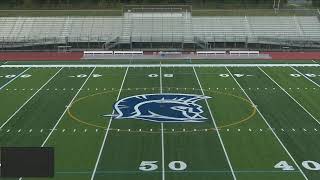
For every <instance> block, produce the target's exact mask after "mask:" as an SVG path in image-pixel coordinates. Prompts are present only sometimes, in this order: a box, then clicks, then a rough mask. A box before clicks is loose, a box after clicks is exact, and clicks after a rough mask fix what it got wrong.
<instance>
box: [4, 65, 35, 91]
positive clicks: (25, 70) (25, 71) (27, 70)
mask: <svg viewBox="0 0 320 180" xmlns="http://www.w3.org/2000/svg"><path fill="white" fill-rule="evenodd" d="M30 68H31V67H28V69H26V70H24V71H22V72H21V73H20V74H19V75H17V76H16V77H14V78H13V79H11V80H10V81H9V82H7V83H6V84H4V85H3V86H1V87H0V90H2V89H3V88H4V87H6V86H7V85H8V84H10V83H11V82H12V81H14V80H16V79H17V78H18V77H20V76H21V75H22V74H24V73H25V72H26V71H28V70H29V69H30Z"/></svg>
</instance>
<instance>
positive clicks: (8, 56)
mask: <svg viewBox="0 0 320 180" xmlns="http://www.w3.org/2000/svg"><path fill="white" fill-rule="evenodd" d="M82 57H83V52H67V53H65V52H0V61H29V60H30V61H41V60H42V61H63V60H70V61H71V60H72V61H75V60H81V58H82Z"/></svg>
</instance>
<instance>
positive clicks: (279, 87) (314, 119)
mask: <svg viewBox="0 0 320 180" xmlns="http://www.w3.org/2000/svg"><path fill="white" fill-rule="evenodd" d="M258 68H259V69H260V71H262V72H263V73H264V74H265V75H266V76H267V77H268V78H269V79H270V80H271V81H272V82H274V83H275V84H276V85H277V86H278V87H279V88H280V89H281V90H282V91H283V92H284V93H286V94H287V95H288V96H289V97H290V98H291V99H292V100H293V101H294V102H295V103H297V104H298V105H299V106H300V107H301V108H302V109H303V110H304V111H305V112H306V113H307V114H309V116H311V117H312V118H313V119H314V120H315V121H316V122H317V123H318V124H319V125H320V122H319V121H318V120H317V119H316V118H315V117H314V116H313V115H312V114H311V113H310V112H309V111H308V110H307V109H306V108H305V107H303V106H302V105H301V104H300V103H299V102H298V101H297V100H296V99H295V98H294V97H292V96H291V95H290V94H289V93H288V92H287V91H286V90H285V89H284V88H283V87H281V86H280V85H279V84H278V83H277V82H276V81H275V80H274V79H272V78H271V77H270V76H269V75H268V74H267V73H266V72H265V71H264V70H263V69H261V68H260V67H258Z"/></svg>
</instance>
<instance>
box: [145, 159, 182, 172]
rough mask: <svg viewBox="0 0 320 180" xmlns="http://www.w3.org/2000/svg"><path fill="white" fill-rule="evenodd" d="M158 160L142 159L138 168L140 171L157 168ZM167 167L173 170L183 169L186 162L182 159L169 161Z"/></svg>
mask: <svg viewBox="0 0 320 180" xmlns="http://www.w3.org/2000/svg"><path fill="white" fill-rule="evenodd" d="M157 163H158V161H142V162H141V164H140V166H139V170H141V171H154V170H156V169H158V165H157ZM168 167H169V168H170V169H171V170H173V171H183V170H185V169H186V168H187V164H186V163H185V162H183V161H171V162H170V163H169V164H168Z"/></svg>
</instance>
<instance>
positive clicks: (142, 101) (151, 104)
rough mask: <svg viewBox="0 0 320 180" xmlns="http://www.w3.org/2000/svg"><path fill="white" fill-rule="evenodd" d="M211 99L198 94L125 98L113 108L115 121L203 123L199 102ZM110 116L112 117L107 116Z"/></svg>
mask: <svg viewBox="0 0 320 180" xmlns="http://www.w3.org/2000/svg"><path fill="white" fill-rule="evenodd" d="M208 98H211V97H208V96H202V95H196V94H175V93H164V94H143V95H136V96H130V97H126V98H123V99H121V100H119V101H118V102H116V103H115V104H114V106H113V108H114V110H115V114H114V115H112V116H114V117H115V119H140V120H145V121H153V122H203V121H204V120H206V119H207V118H205V117H203V116H202V115H201V114H202V113H203V110H202V106H201V105H199V104H197V102H198V101H199V100H205V99H208ZM105 116H110V115H105Z"/></svg>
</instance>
